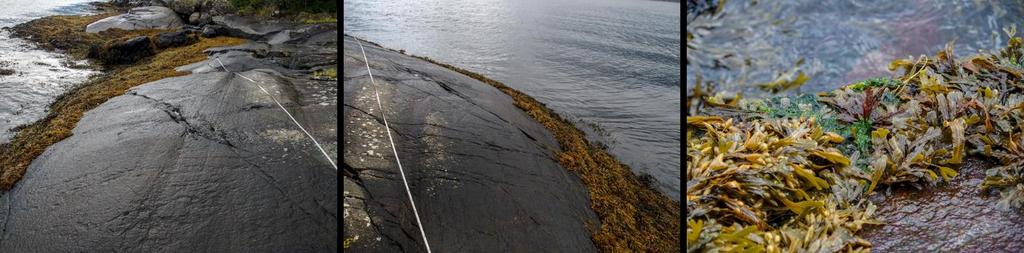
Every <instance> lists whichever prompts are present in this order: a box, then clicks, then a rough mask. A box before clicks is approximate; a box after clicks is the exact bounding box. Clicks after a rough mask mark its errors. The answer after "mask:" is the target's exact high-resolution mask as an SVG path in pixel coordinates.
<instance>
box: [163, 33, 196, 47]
mask: <svg viewBox="0 0 1024 253" xmlns="http://www.w3.org/2000/svg"><path fill="white" fill-rule="evenodd" d="M198 40H199V38H197V37H196V36H195V35H194V34H190V33H188V32H186V31H176V32H165V33H160V34H157V35H156V39H155V40H154V41H153V44H154V45H156V47H157V48H168V47H180V46H184V45H188V44H192V43H195V42H196V41H198Z"/></svg>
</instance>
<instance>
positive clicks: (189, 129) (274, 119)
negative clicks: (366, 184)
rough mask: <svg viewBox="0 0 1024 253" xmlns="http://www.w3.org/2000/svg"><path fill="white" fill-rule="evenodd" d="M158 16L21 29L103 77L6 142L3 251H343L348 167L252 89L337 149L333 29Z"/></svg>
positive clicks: (139, 13) (71, 20)
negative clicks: (342, 179)
mask: <svg viewBox="0 0 1024 253" xmlns="http://www.w3.org/2000/svg"><path fill="white" fill-rule="evenodd" d="M133 2H135V1H133ZM135 3H138V2H135ZM161 8H164V7H146V6H143V7H141V9H121V8H110V9H108V10H111V12H108V13H105V14H100V15H97V16H91V17H71V16H63V17H61V16H56V17H48V18H44V19H40V20H37V21H33V22H29V23H26V24H23V25H20V26H19V27H15V28H14V30H15V34H16V35H18V36H22V37H24V38H26V39H27V40H30V41H34V42H37V43H39V45H40V46H41V47H43V48H49V49H54V50H61V51H64V52H67V53H68V54H70V55H72V56H73V57H78V58H89V59H93V60H94V63H95V65H94V66H93V67H95V68H98V69H102V70H104V74H102V75H100V76H97V77H95V78H93V79H92V80H90V81H89V82H87V83H84V84H81V85H79V86H77V87H75V88H74V89H72V90H71V91H69V92H68V93H66V94H65V95H64V96H62V97H60V98H59V99H58V100H57V102H55V103H54V104H53V105H52V106H51V111H50V115H49V116H47V117H46V118H44V119H42V120H40V121H38V122H36V123H33V124H30V125H27V126H24V127H22V128H20V131H19V132H18V134H17V135H16V136H15V137H14V138H13V140H12V141H11V142H10V143H8V144H6V145H4V146H3V147H0V170H2V171H3V177H2V179H3V180H2V183H3V186H4V188H5V189H9V190H8V191H6V192H4V193H2V195H0V224H3V227H2V230H0V251H2V252H27V251H38V252H68V251H70V252H83V251H88V252H92V251H143V252H181V251H198V252H288V251H303V252H334V251H336V250H337V249H338V243H339V240H338V236H337V231H338V227H337V224H338V220H337V197H338V196H337V194H336V192H337V186H338V185H337V184H338V183H337V171H336V170H335V169H334V168H333V167H332V166H331V165H330V163H329V162H328V161H327V158H325V157H324V156H323V155H322V154H320V152H319V151H318V150H317V148H316V147H315V146H314V145H313V143H312V142H311V140H310V139H309V138H307V137H306V136H305V135H304V134H302V132H300V131H299V129H298V128H297V127H296V126H295V125H294V124H293V123H292V122H291V120H290V119H289V118H288V116H287V115H286V114H285V113H284V112H283V111H281V109H280V108H278V107H277V106H276V104H275V103H274V102H273V100H271V98H270V97H269V96H268V95H267V94H264V93H263V92H262V91H261V90H260V88H259V87H257V86H256V84H254V83H253V82H252V81H255V82H257V83H259V84H260V85H262V86H263V87H264V88H265V89H267V90H268V91H269V92H270V93H271V94H273V95H274V96H275V97H276V98H277V99H278V100H279V101H280V102H281V103H282V104H283V105H284V106H285V107H286V108H287V109H288V110H289V111H290V112H291V113H292V114H293V115H294V116H295V119H296V120H297V121H298V122H299V123H301V124H302V125H303V126H304V127H305V128H306V129H307V130H309V132H310V134H312V135H313V136H314V137H315V138H317V139H318V141H319V142H320V143H321V144H323V145H324V148H325V149H327V151H328V153H329V154H335V153H336V150H337V143H336V140H337V137H338V136H337V129H336V125H337V99H336V96H337V95H336V94H337V84H336V81H335V80H334V79H332V78H331V77H327V78H325V77H323V76H322V75H318V74H317V73H320V72H323V71H325V70H329V69H337V60H336V57H337V56H336V54H337V47H338V45H337V41H336V40H337V39H336V37H337V27H336V24H312V25H310V24H297V23H289V22H283V21H275V20H266V19H257V18H252V17H244V16H223V17H220V18H215V17H210V19H209V23H208V24H207V25H206V26H192V24H186V22H185V21H184V20H181V19H180V17H178V16H177V14H176V15H175V16H173V18H168V17H166V16H164V18H165V19H157V18H154V15H150V14H152V13H160V12H161V11H143V10H147V9H148V10H154V9H156V10H163V9H161ZM164 13H166V12H164ZM175 18H178V20H176V21H166V20H175ZM103 19H106V20H105V21H101V20H103ZM226 20H230V21H226ZM104 22H107V23H104ZM175 22H180V23H181V24H183V25H181V26H178V25H176V24H175ZM86 24H88V25H86ZM210 26H218V27H216V28H211V29H214V30H213V31H207V32H203V30H210V29H206V28H209V27H210ZM87 27H92V28H93V29H95V30H92V31H88V30H87V29H88V28H87ZM102 27H106V28H107V29H106V30H103V29H100V28H102ZM126 29H131V30H126ZM93 32H95V33H93ZM218 59H219V60H218ZM221 63H223V67H221V65H220V64H221ZM225 68H226V69H227V70H230V72H227V71H225ZM242 76H244V77H242ZM247 78H248V79H252V81H250V80H247ZM330 159H332V160H336V159H337V158H336V157H334V156H333V155H332V157H330ZM22 173H24V176H22V175H21V174H22ZM19 179H20V180H19Z"/></svg>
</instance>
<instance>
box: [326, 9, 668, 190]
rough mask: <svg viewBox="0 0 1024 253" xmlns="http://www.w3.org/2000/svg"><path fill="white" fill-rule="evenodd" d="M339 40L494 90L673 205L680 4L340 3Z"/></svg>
mask: <svg viewBox="0 0 1024 253" xmlns="http://www.w3.org/2000/svg"><path fill="white" fill-rule="evenodd" d="M344 8H345V9H344V13H345V15H344V32H345V33H346V34H350V35H355V36H358V37H361V38H364V39H368V40H372V41H374V42H377V43H380V44H381V45H383V46H385V47H389V48H394V49H403V50H406V52H407V53H409V54H414V55H421V56H427V57H430V58H434V59H437V60H439V61H441V62H445V63H449V64H453V65H455V66H458V67H461V68H465V69H467V70H470V71H473V72H477V73H480V74H483V75H485V76H488V77H490V78H493V79H495V80H498V81H501V82H503V83H505V84H507V85H509V86H511V87H513V88H515V89H518V90H520V91H522V92H525V93H526V94H529V95H530V96H532V97H534V98H535V99H537V100H538V101H540V102H542V103H545V104H547V106H548V107H549V108H551V109H553V110H555V111H557V112H558V113H560V114H561V115H562V116H564V117H566V118H567V119H568V120H570V121H573V122H574V123H576V125H577V126H578V127H580V128H581V129H583V130H584V131H586V132H587V133H588V137H590V138H592V140H596V141H598V142H600V143H603V144H605V145H607V146H608V150H609V151H610V153H611V154H613V155H615V156H616V157H617V158H619V160H621V161H622V162H623V163H625V164H627V165H629V166H630V167H632V168H633V169H634V170H635V171H637V172H639V173H640V174H649V175H652V176H653V177H654V178H655V179H657V180H656V181H657V184H658V186H659V188H660V189H661V190H663V191H664V192H666V193H668V194H669V195H670V196H672V197H673V198H675V199H678V198H679V187H680V183H679V177H680V175H681V174H680V171H681V170H680V163H679V161H680V150H681V148H682V147H681V145H680V142H681V140H682V138H681V124H680V123H681V118H680V111H681V109H680V108H681V99H682V98H681V95H680V94H681V88H680V86H681V85H680V76H679V75H680V71H681V70H680V66H679V60H680V46H681V34H682V33H681V28H680V22H681V20H682V18H681V15H680V12H681V6H680V4H679V3H670V2H657V1H625V0H623V1H614V0H599V1H580V0H569V1H557V2H555V1H540V0H526V1H511V0H482V1H471V0H456V1H440V0H426V1H398V0H387V1H369V0H350V1H344Z"/></svg>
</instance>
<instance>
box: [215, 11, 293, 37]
mask: <svg viewBox="0 0 1024 253" xmlns="http://www.w3.org/2000/svg"><path fill="white" fill-rule="evenodd" d="M211 24H213V25H215V26H213V27H214V28H217V33H218V34H220V35H227V36H232V37H240V38H247V39H251V40H262V39H266V38H270V37H271V36H274V35H277V34H278V33H281V32H282V31H285V30H289V28H293V27H295V24H292V23H289V22H268V21H265V20H260V19H257V18H253V17H246V16H236V15H223V16H215V17H213V18H212V22H211Z"/></svg>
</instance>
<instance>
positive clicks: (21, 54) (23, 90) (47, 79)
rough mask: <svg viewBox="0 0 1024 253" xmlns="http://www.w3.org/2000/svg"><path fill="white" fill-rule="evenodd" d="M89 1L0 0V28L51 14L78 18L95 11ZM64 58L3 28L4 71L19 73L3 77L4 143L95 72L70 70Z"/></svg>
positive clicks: (0, 128) (0, 127)
mask: <svg viewBox="0 0 1024 253" xmlns="http://www.w3.org/2000/svg"><path fill="white" fill-rule="evenodd" d="M86 2H88V0H48V1H37V0H0V28H6V27H12V26H15V25H17V24H21V23H24V22H28V21H30V20H33V19H36V18H40V17H45V16H50V15H78V14H85V13H88V12H91V11H92V10H93V8H92V6H90V5H88V4H86ZM67 61H68V58H67V57H65V56H64V55H61V54H58V53H52V52H46V51H43V50H39V49H36V48H35V46H32V45H31V44H29V43H28V42H26V41H24V40H22V39H15V38H11V32H10V31H7V30H4V29H0V68H2V69H12V70H14V71H16V73H15V74H13V75H9V76H0V143H4V142H7V141H8V140H9V139H10V138H11V137H12V136H13V135H14V133H13V132H10V130H11V129H12V128H14V127H17V126H19V125H23V124H27V123H31V122H33V121H35V120H38V119H39V118H41V117H43V116H45V115H46V110H47V109H48V108H49V105H50V103H52V102H53V100H54V98H55V97H57V96H58V95H60V94H61V93H63V92H64V91H66V90H67V89H68V88H70V87H71V86H73V85H74V84H76V83H80V82H82V81H84V80H86V78H88V76H89V75H91V74H93V73H94V71H90V70H81V69H73V68H68V67H67V66H66V65H68V64H67Z"/></svg>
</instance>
